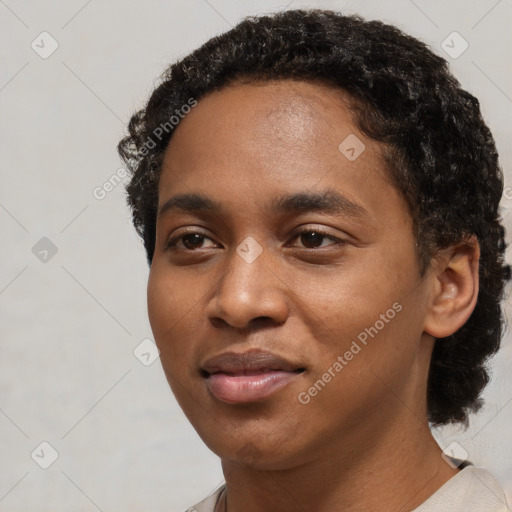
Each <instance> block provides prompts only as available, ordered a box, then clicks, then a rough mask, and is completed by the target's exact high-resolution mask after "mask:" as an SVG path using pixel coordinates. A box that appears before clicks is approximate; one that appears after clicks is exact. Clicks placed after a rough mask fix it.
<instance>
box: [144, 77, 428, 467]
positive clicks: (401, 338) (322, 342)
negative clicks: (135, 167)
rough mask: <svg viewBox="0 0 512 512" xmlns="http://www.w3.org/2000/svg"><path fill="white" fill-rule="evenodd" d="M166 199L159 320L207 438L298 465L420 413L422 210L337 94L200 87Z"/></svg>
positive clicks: (174, 374) (172, 374) (173, 159)
mask: <svg viewBox="0 0 512 512" xmlns="http://www.w3.org/2000/svg"><path fill="white" fill-rule="evenodd" d="M185 195H187V197H185ZM178 196H180V197H178ZM158 206H159V214H158V218H157V226H156V248H155V252H154V257H153V262H152V265H151V270H150V276H149V282H148V313H149V319H150V323H151V327H152V330H153V334H154V337H155V341H156V343H157V345H158V347H159V349H160V352H161V354H160V359H161V363H162V366H163V369H164V371H165V374H166V377H167V379H168V381H169V384H170V386H171V388H172V391H173V392H174V394H175V396H176V399H177V400H178V402H179V404H180V406H181V407H182V409H183V411H184V413H185V414H186V416H187V417H188V419H189V420H190V422H191V423H192V425H193V426H194V428H195V429H196V430H197V432H198V433H199V435H200V436H201V438H202V439H203V440H204V442H205V443H206V444H207V445H208V447H209V448H210V449H211V450H212V451H214V452H215V453H217V454H218V455H219V456H220V457H221V458H223V459H227V460H233V461H239V462H242V463H246V462H249V461H250V462H251V463H252V464H256V465H259V467H261V468H268V469H270V468H286V467H290V466H292V465H294V464H300V463H303V462H306V461H307V460H310V459H312V458H314V457H318V456H320V454H322V453H329V450H330V449H332V447H333V446H334V444H337V445H339V444H340V440H343V443H344V445H346V450H347V451H349V450H350V449H351V447H357V445H358V443H361V442H364V440H365V439H366V440H368V439H371V438H372V437H375V436H376V435H378V431H379V429H381V428H383V427H384V425H389V424H390V423H391V422H394V421H397V418H403V416H404V414H407V415H411V414H413V413H414V414H418V415H421V414H424V408H425V395H426V379H427V372H428V363H429V357H430V352H429V349H427V348H426V347H427V345H428V344H427V343H426V341H425V339H424V335H423V334H422V333H423V325H424V318H425V311H426V303H427V298H428V289H427V287H426V285H425V282H424V281H422V280H421V279H420V275H419V268H418V262H417V260H416V257H415V252H414V245H415V241H414V238H413V228H412V220H411V218H410V214H409V211H408V209H407V206H406V203H405V201H404V200H403V199H402V197H401V196H400V194H399V192H398V191H397V190H396V189H395V188H394V187H393V186H392V185H391V184H390V183H389V182H388V180H387V179H386V172H385V167H384V161H383V157H382V148H381V147H380V146H379V144H378V143H376V142H374V141H372V140H370V139H368V138H366V137H365V136H364V135H363V134H362V133H361V132H360V131H359V130H358V128H357V127H356V124H355V122H354V120H353V118H352V115H351V113H350V110H349V108H348V97H347V96H346V94H345V93H344V92H343V91H342V90H340V89H337V88H331V87H330V86H327V85H321V84H312V83H307V82H302V81H292V80H282V81H273V82H264V83H252V84H237V85H232V86H229V87H226V88H224V89H222V90H220V91H217V92H214V93H210V94H209V95H207V96H205V97H204V98H201V99H200V100H199V102H198V104H197V106H196V107H194V108H193V109H192V110H191V112H190V113H189V114H187V115H186V117H185V118H184V119H183V120H182V121H181V122H180V124H179V126H178V127H177V128H176V129H175V133H174V135H173V137H172V139H171V141H170V143H169V146H168V148H167V151H166V154H165V158H164V163H163V168H162V174H161V178H160V183H159V203H158ZM430 348H431V347H430ZM212 358H213V359H212ZM333 443H334V444H333ZM354 449H355V448H354Z"/></svg>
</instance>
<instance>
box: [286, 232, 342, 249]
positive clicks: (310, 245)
mask: <svg viewBox="0 0 512 512" xmlns="http://www.w3.org/2000/svg"><path fill="white" fill-rule="evenodd" d="M296 238H299V239H300V240H301V242H302V243H303V246H304V248H306V249H316V248H319V247H321V246H322V241H323V239H326V238H328V239H329V240H333V241H334V242H336V243H344V241H343V240H341V239H339V238H336V237H335V236H332V235H330V234H328V233H327V232H325V231H323V230H322V229H318V228H307V229H303V230H302V231H299V232H298V233H296V235H295V238H294V240H295V239H296ZM336 243H334V244H329V245H336ZM324 247H325V246H324Z"/></svg>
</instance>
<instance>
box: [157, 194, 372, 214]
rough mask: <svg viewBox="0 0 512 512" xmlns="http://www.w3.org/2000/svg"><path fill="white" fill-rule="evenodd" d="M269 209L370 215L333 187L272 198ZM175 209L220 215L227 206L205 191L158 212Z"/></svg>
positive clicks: (174, 199) (180, 198)
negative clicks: (205, 193) (205, 194)
mask: <svg viewBox="0 0 512 512" xmlns="http://www.w3.org/2000/svg"><path fill="white" fill-rule="evenodd" d="M265 210H266V211H269V212H271V213H275V214H285V213H295V214H301V213H312V212H318V213H327V214H338V215H345V216H351V217H362V216H364V215H367V214H368V212H367V211H366V209H365V208H364V207H363V206H361V205H360V204H358V203H355V202H353V201H351V200H350V199H348V198H347V197H345V196H344V195H342V194H340V193H339V192H336V191H334V190H331V189H328V190H324V191H322V192H310V191H306V192H298V193H294V194H288V195H283V196H280V197H278V198H274V199H271V200H270V201H269V202H268V203H267V205H266V208H265ZM171 211H182V212H187V213H199V212H209V213H215V214H220V213H222V212H223V211H224V208H223V207H222V204H221V203H219V202H217V201H215V200H213V199H211V198H209V197H207V196H204V195H201V194H179V195H176V196H173V197H171V198H170V199H168V200H167V201H166V202H165V203H164V204H163V205H162V206H161V207H160V210H159V212H158V215H159V216H162V215H164V214H166V213H169V212H171Z"/></svg>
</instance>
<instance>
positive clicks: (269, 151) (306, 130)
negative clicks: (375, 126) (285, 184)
mask: <svg viewBox="0 0 512 512" xmlns="http://www.w3.org/2000/svg"><path fill="white" fill-rule="evenodd" d="M351 104H352V99H351V97H350V95H349V94H348V93H347V92H346V91H344V90H343V89H341V88H339V87H334V86H332V85H328V84H325V83H322V82H306V81H302V80H290V79H286V80H271V81H256V82H254V81H252V82H247V83H246V82H241V81H238V82H235V83H234V84H231V85H229V86H227V87H224V88H222V89H220V90H217V91H214V92H210V93H208V94H207V95H206V96H204V97H202V98H201V99H200V100H199V102H198V105H197V106H196V107H195V108H193V109H192V111H191V112H190V113H188V114H187V115H186V116H185V117H184V119H182V120H181V121H180V124H179V125H178V126H177V128H176V129H175V131H174V134H173V136H172V138H171V140H170V143H169V145H168V147H167V150H166V152H165V155H164V162H163V167H164V169H163V171H165V169H170V170H171V171H172V172H168V173H167V175H168V178H169V179H172V177H173V176H174V177H175V175H176V173H177V172H178V170H182V169H184V168H186V169H188V171H192V170H193V169H194V168H196V167H200V168H201V169H202V171H203V172H206V171H208V169H209V168H211V167H212V168H213V167H215V172H216V173H217V174H218V172H219V170H220V169H222V170H223V171H224V172H228V171H229V169H233V168H235V167H236V170H237V177H238V178H239V179H241V178H242V177H243V176H244V174H245V172H244V171H248V170H249V168H250V170H251V172H256V170H257V169H256V168H257V167H260V170H263V169H264V170H266V171H267V175H268V173H272V171H275V170H277V169H279V173H280V174H281V175H282V174H283V173H284V174H287V175H288V178H289V179H297V177H298V176H301V175H303V174H304V173H308V171H311V170H312V169H314V168H317V169H320V167H322V166H323V167H324V168H325V167H326V166H327V167H330V166H337V165H341V166H342V167H343V165H344V164H346V161H345V162H344V161H343V160H344V157H343V156H342V153H340V151H341V150H340V144H342V143H344V141H345V140H347V137H348V138H349V141H355V142H356V144H358V146H357V147H356V150H357V151H359V150H360V149H361V148H364V155H363V160H364V161H365V162H366V163H367V164H368V165H366V166H359V169H358V171H359V173H360V174H365V173H367V171H369V170H370V169H374V168H376V167H383V165H384V160H383V158H382V148H381V147H380V145H379V144H378V143H377V142H375V141H373V140H369V139H367V138H366V137H365V136H364V135H363V134H362V133H361V132H360V130H359V129H358V127H357V124H356V122H355V119H354V114H353V112H352V110H351ZM363 140H364V143H363ZM344 149H346V148H344ZM349 149H350V148H349ZM346 156H347V155H345V157H346ZM345 160H346V158H345ZM356 166H357V165H356V164H354V165H352V167H356ZM320 170H321V169H320ZM325 170H327V169H324V171H325ZM162 178H163V179H162V180H161V181H163V182H164V183H163V185H166V181H168V180H166V173H165V172H162Z"/></svg>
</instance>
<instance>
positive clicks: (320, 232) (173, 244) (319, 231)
mask: <svg viewBox="0 0 512 512" xmlns="http://www.w3.org/2000/svg"><path fill="white" fill-rule="evenodd" d="M304 233H317V234H318V235H322V237H324V238H329V239H330V240H332V241H334V242H337V243H338V244H345V243H346V242H345V241H344V240H341V239H340V238H337V237H335V236H333V235H330V234H329V233H328V232H327V231H325V230H323V229H321V228H304V229H302V230H300V231H296V232H295V233H294V236H293V238H292V240H295V239H296V238H298V237H299V236H300V235H302V234H304ZM187 235H200V236H202V237H203V238H208V239H210V240H211V238H210V237H209V236H207V235H206V234H205V233H203V232H201V231H195V230H190V231H186V232H185V233H181V234H180V235H178V236H175V237H173V238H171V239H170V240H169V242H168V243H167V246H166V249H171V248H175V247H176V243H177V242H178V241H179V240H180V239H182V238H183V237H185V236H187ZM332 245H336V244H332ZM303 249H306V250H309V251H317V250H319V249H322V247H316V248H314V249H308V248H307V247H303ZM183 250H185V251H187V252H195V251H198V250H200V249H195V250H192V249H186V248H185V249H183Z"/></svg>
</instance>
